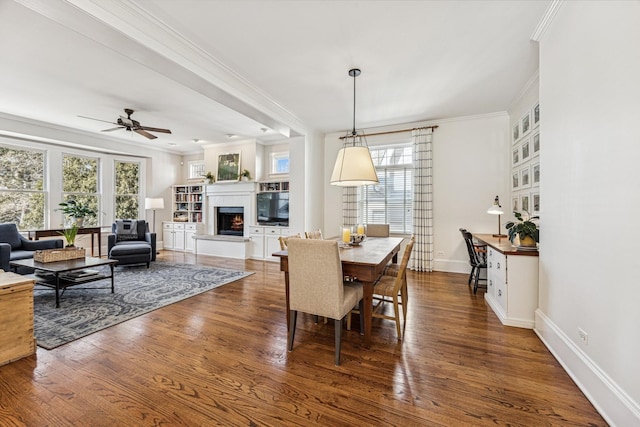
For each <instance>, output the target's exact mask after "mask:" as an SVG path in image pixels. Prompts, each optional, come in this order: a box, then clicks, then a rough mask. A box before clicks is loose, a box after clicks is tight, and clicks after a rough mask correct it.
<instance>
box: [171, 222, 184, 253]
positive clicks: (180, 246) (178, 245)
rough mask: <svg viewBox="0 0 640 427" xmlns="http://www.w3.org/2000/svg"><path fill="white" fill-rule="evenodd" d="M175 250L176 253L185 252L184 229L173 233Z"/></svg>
mask: <svg viewBox="0 0 640 427" xmlns="http://www.w3.org/2000/svg"><path fill="white" fill-rule="evenodd" d="M173 236H174V240H173V249H175V250H176V251H184V228H183V229H179V230H174V231H173Z"/></svg>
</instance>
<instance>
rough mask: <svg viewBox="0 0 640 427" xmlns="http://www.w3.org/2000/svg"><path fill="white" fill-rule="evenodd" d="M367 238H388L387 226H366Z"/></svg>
mask: <svg viewBox="0 0 640 427" xmlns="http://www.w3.org/2000/svg"><path fill="white" fill-rule="evenodd" d="M365 234H366V235H367V237H389V224H367V232H366V233H365Z"/></svg>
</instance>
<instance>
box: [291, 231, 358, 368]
mask: <svg viewBox="0 0 640 427" xmlns="http://www.w3.org/2000/svg"><path fill="white" fill-rule="evenodd" d="M287 246H288V247H287V250H288V252H289V307H290V314H289V316H290V317H289V337H288V342H287V348H288V350H289V351H292V350H293V339H294V336H295V332H296V319H297V314H298V311H301V312H303V313H309V314H313V315H315V316H323V317H328V318H330V319H334V326H335V364H336V366H337V365H340V345H341V337H342V321H343V320H344V318H345V317H346V316H347V314H349V312H350V311H351V309H352V308H353V307H354V306H355V305H356V304H358V305H359V307H360V312H361V313H362V312H363V306H362V295H363V292H362V284H360V283H350V284H348V285H345V284H344V283H343V281H342V262H341V261H340V253H339V250H338V242H337V241H335V240H315V239H291V240H290V241H289V242H288V245H287ZM363 324H364V322H363V319H362V318H361V325H363Z"/></svg>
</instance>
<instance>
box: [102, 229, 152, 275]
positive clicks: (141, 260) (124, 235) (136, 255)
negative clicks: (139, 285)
mask: <svg viewBox="0 0 640 427" xmlns="http://www.w3.org/2000/svg"><path fill="white" fill-rule="evenodd" d="M111 232H112V233H113V234H110V235H109V237H108V249H109V251H108V253H109V259H115V260H118V265H124V264H147V268H149V266H150V263H151V261H155V260H156V233H150V232H149V224H147V221H145V220H143V219H118V220H116V222H114V223H113V225H112V226H111Z"/></svg>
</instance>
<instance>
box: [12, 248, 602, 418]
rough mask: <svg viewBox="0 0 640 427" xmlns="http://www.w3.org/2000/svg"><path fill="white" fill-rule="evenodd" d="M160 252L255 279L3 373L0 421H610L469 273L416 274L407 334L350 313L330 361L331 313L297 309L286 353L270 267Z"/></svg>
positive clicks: (279, 284)
mask: <svg viewBox="0 0 640 427" xmlns="http://www.w3.org/2000/svg"><path fill="white" fill-rule="evenodd" d="M159 258H160V259H163V260H166V261H172V262H184V263H189V264H193V263H197V264H201V265H208V266H217V267H226V268H233V269H244V270H248V271H254V272H255V274H254V275H252V276H250V277H248V278H245V279H243V280H240V281H238V282H234V283H231V284H228V285H225V286H222V287H220V288H217V289H214V290H211V291H209V292H206V293H204V294H201V295H198V296H195V297H193V298H190V299H188V300H185V301H182V302H179V303H176V304H173V305H171V306H168V307H165V308H162V309H159V310H156V311H154V312H151V313H148V314H146V315H143V316H140V317H138V318H135V319H133V320H130V321H127V322H125V323H122V324H120V325H116V326H113V327H111V328H108V329H106V330H104V331H101V332H98V333H95V334H93V335H90V336H88V337H85V338H82V339H80V340H77V341H75V342H72V343H69V344H67V345H64V346H62V347H59V348H57V349H54V350H51V351H47V350H43V349H40V348H38V351H37V355H34V356H31V357H28V358H25V359H22V360H20V361H17V362H14V363H11V364H8V365H5V366H2V367H0V426H3V427H4V426H30V427H31V426H210V425H224V426H289V425H300V426H308V425H326V426H366V425H376V426H377V425H381V426H382V425H383V426H403V427H404V426H460V425H473V426H482V425H487V426H489V425H490V426H496V425H497V426H506V425H509V426H547V425H549V426H604V425H606V423H605V422H604V420H603V419H602V418H601V417H600V416H599V415H598V413H597V412H596V410H595V409H594V408H593V406H592V405H591V404H590V403H589V401H588V400H587V399H586V398H585V396H584V395H583V394H582V393H581V392H580V390H579V389H578V388H577V386H576V385H575V384H574V383H573V382H572V380H571V379H570V378H569V376H568V375H567V373H566V372H565V371H564V370H563V369H562V368H561V367H560V365H559V363H558V362H557V361H556V360H555V359H554V358H553V356H552V355H551V354H550V353H549V351H547V349H546V348H545V347H544V346H543V344H542V342H541V341H540V340H539V339H538V338H537V336H536V335H535V334H534V333H533V332H532V331H531V330H526V329H519V328H510V327H505V326H502V325H501V324H500V322H499V321H498V319H497V318H496V317H495V315H494V314H493V312H492V311H491V310H490V309H489V308H488V306H487V305H486V304H485V303H484V299H483V294H482V293H481V292H480V291H479V292H478V294H477V295H474V294H473V293H472V292H470V291H469V288H468V287H467V277H466V275H461V274H451V273H433V274H426V273H419V274H418V273H413V272H410V273H409V314H408V325H407V328H406V338H405V340H404V341H403V342H398V341H397V340H396V338H395V326H394V324H393V322H391V321H386V320H382V319H375V320H374V323H373V340H372V345H371V347H370V348H366V347H365V346H364V345H363V341H362V337H361V336H360V335H359V333H358V332H357V328H358V325H357V319H356V318H357V316H354V324H355V325H354V330H352V331H345V333H344V335H343V344H342V364H341V366H339V367H336V366H334V364H333V351H334V341H333V339H334V335H333V324H332V323H331V322H329V323H328V324H326V325H325V324H322V323H319V324H317V325H315V324H314V323H313V319H312V317H311V316H306V315H302V316H301V317H299V319H298V329H297V333H296V342H295V344H294V350H293V352H291V353H288V352H287V351H286V322H285V316H284V281H283V274H282V273H281V272H280V271H279V269H278V264H276V263H268V262H260V261H252V260H248V261H243V260H229V259H223V258H215V257H207V256H198V257H195V256H193V255H190V254H183V253H178V252H163V253H162V254H161V255H160V256H159ZM116 275H117V272H116ZM116 283H117V276H116ZM116 286H117V285H116ZM389 308H391V307H390V306H389V307H387V309H389Z"/></svg>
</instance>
